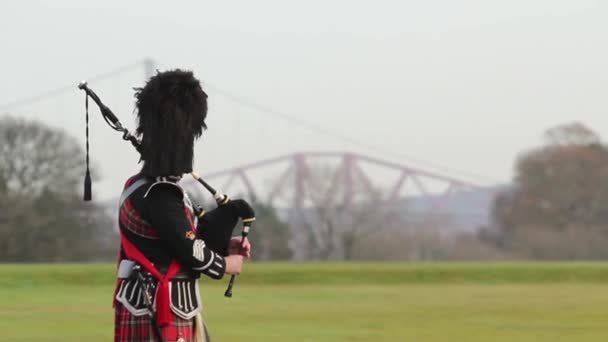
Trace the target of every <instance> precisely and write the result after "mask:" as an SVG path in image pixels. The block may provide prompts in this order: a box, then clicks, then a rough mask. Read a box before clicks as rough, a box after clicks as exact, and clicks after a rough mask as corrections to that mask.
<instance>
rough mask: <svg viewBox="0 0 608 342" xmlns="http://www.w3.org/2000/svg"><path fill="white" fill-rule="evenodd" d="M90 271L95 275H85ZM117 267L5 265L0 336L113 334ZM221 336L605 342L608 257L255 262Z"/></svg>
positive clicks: (222, 318)
mask: <svg viewBox="0 0 608 342" xmlns="http://www.w3.org/2000/svg"><path fill="white" fill-rule="evenodd" d="M87 273H88V276H87ZM113 273H114V266H113V265H110V264H92V265H0V341H63V342H65V341H111V340H112V333H113V332H112V324H113V322H112V320H113V312H112V309H111V295H112V290H113V283H114V280H113ZM226 283H227V280H222V281H219V282H217V281H212V280H206V281H204V282H203V285H202V293H203V297H204V298H203V300H204V302H205V318H206V320H207V323H208V325H209V328H210V330H211V333H212V337H213V338H214V341H216V342H217V341H220V342H223V341H251V342H254V341H431V342H432V341H524V342H525V341H608V324H607V323H608V264H603V263H501V264H496V263H472V264H460V263H451V264H450V263H440V264H420V263H417V264H406V263H386V264H375V263H363V264H361V263H357V264H355V263H352V264H351V263H349V264H308V263H306V264H262V263H258V264H250V265H247V267H246V269H245V273H244V274H243V275H242V276H241V277H240V278H239V279H238V280H237V284H236V286H235V292H234V297H233V298H232V299H226V298H224V297H223V291H224V289H225V285H226Z"/></svg>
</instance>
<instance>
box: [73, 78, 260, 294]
mask: <svg viewBox="0 0 608 342" xmlns="http://www.w3.org/2000/svg"><path fill="white" fill-rule="evenodd" d="M78 88H79V89H80V90H83V91H84V92H85V115H86V173H85V180H84V200H85V201H90V200H91V197H92V191H91V187H92V186H91V173H90V169H89V98H91V99H93V101H94V102H95V103H96V104H97V106H98V107H99V110H100V112H101V115H102V117H103V118H104V120H105V121H106V123H107V124H108V125H109V126H110V127H111V128H112V129H113V130H115V131H117V132H120V133H122V139H123V140H125V141H129V142H131V144H132V145H133V147H135V149H136V150H137V151H138V152H141V151H140V148H141V143H140V141H139V140H138V139H137V137H136V136H134V135H133V134H131V132H129V130H128V129H127V128H125V127H124V126H123V125H122V123H121V122H120V121H119V120H118V117H116V115H115V114H114V113H113V112H112V110H111V109H110V108H108V107H107V106H106V105H105V104H104V103H103V102H102V101H101V100H100V99H99V96H97V94H95V92H94V91H93V90H91V89H90V88H89V87H88V85H87V82H81V83H80V84H79V85H78ZM191 176H192V177H193V178H194V179H195V180H196V181H197V182H198V183H199V184H201V185H202V186H203V187H204V188H205V189H206V190H207V191H208V192H209V193H211V195H213V197H214V199H215V202H216V203H217V205H218V208H217V209H218V210H224V209H226V210H227V208H232V209H234V210H232V212H233V213H232V214H236V216H237V217H235V220H234V221H233V222H230V223H228V225H231V226H230V227H231V228H232V227H234V226H235V225H236V223H237V221H238V219H239V218H240V219H241V221H242V222H243V228H242V230H241V241H244V240H245V238H246V237H247V235H248V234H249V231H250V229H251V226H252V224H253V222H254V221H255V213H254V211H253V209H252V208H251V206H250V205H249V204H248V203H247V202H245V201H244V200H234V201H233V200H231V199H230V198H229V197H228V196H227V195H226V194H223V193H221V192H220V191H218V190H216V189H215V188H213V187H212V186H211V185H209V183H207V182H206V181H205V180H203V179H202V178H201V177H200V176H199V175H198V174H196V173H195V172H192V173H191ZM198 209H199V210H202V209H200V208H198ZM197 216H199V213H197ZM233 216H234V215H233ZM221 231H222V233H221V234H214V235H212V234H209V233H208V232H205V231H203V232H201V234H200V235H201V238H202V239H203V240H205V243H206V244H207V246H209V247H210V248H211V249H212V250H214V251H216V252H218V249H222V248H224V247H223V245H227V242H228V240H229V239H230V237H231V235H232V229H222V230H221ZM235 278H236V276H235V275H232V276H231V277H230V282H229V284H228V287H227V289H226V291H225V293H224V296H226V297H232V289H233V287H234V281H235Z"/></svg>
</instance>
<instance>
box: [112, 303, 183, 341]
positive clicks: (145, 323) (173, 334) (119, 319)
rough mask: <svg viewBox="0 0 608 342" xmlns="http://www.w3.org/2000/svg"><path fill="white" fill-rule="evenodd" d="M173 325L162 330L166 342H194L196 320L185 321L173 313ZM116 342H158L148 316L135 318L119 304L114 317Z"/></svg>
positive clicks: (170, 324)
mask: <svg viewBox="0 0 608 342" xmlns="http://www.w3.org/2000/svg"><path fill="white" fill-rule="evenodd" d="M171 316H172V319H171V323H169V324H168V325H166V326H164V327H162V328H161V332H162V334H163V340H164V341H165V342H176V341H177V340H178V339H180V338H181V339H182V340H180V342H181V341H184V342H193V339H194V319H189V320H185V319H183V318H181V317H178V316H176V315H175V314H174V313H171ZM114 342H157V341H156V338H155V336H154V331H153V330H152V325H151V324H150V318H149V317H148V316H147V315H143V316H134V315H132V314H131V313H130V312H129V311H128V310H127V309H126V308H125V307H124V306H123V305H122V304H120V303H117V304H116V309H115V315H114Z"/></svg>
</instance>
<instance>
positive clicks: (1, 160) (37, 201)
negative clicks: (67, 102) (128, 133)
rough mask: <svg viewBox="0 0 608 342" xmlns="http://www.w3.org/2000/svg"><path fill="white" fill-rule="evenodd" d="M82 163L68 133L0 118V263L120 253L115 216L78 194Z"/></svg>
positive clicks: (77, 146)
mask: <svg viewBox="0 0 608 342" xmlns="http://www.w3.org/2000/svg"><path fill="white" fill-rule="evenodd" d="M83 161H84V154H83V151H82V149H81V147H80V144H78V142H77V141H76V140H75V139H74V138H72V137H70V136H69V135H68V134H66V132H64V131H62V130H59V129H54V128H50V127H47V126H45V125H43V124H41V123H38V122H30V121H25V120H23V119H16V118H12V117H2V118H0V261H5V262H51V261H87V260H102V259H108V258H110V257H113V258H115V257H116V252H115V250H116V248H115V244H114V242H115V241H114V240H115V233H114V232H113V231H112V230H111V229H108V227H111V226H112V221H111V218H110V217H109V216H108V215H107V213H106V212H105V211H104V210H103V208H100V207H97V206H96V205H95V204H91V203H84V202H82V198H81V195H80V194H78V193H77V189H79V188H80V185H81V184H82V175H83V174H84V162H83Z"/></svg>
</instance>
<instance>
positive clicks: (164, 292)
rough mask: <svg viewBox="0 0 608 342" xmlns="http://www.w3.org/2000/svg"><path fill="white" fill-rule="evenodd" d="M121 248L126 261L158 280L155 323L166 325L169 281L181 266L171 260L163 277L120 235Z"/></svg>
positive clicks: (168, 316) (175, 260)
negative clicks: (135, 264)
mask: <svg viewBox="0 0 608 342" xmlns="http://www.w3.org/2000/svg"><path fill="white" fill-rule="evenodd" d="M120 240H121V242H122V248H123V251H124V252H125V255H126V257H127V258H128V259H130V260H134V261H136V262H137V263H139V264H140V265H141V266H142V267H143V268H145V269H146V271H148V272H150V274H152V276H153V277H154V278H156V279H157V280H158V286H157V290H156V321H157V322H158V325H159V326H161V327H162V326H164V325H167V324H169V323H170V322H171V307H170V303H169V281H170V280H171V278H173V276H175V275H176V274H177V273H178V272H179V270H180V268H181V265H180V263H179V261H177V259H173V261H171V264H170V265H169V269H168V270H167V274H165V275H163V274H162V273H160V271H158V269H157V268H156V267H155V266H154V264H152V263H151V262H150V260H148V258H146V256H145V255H144V254H143V253H142V252H141V251H140V250H139V249H137V247H135V245H134V244H132V243H131V242H130V241H129V240H128V239H127V238H126V237H125V236H124V234H122V233H121V234H120Z"/></svg>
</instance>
